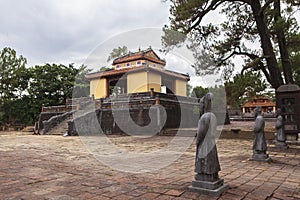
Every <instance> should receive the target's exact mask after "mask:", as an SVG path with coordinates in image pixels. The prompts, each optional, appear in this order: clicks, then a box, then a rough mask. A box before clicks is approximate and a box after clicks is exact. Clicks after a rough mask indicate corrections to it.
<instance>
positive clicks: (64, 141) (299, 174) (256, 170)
mask: <svg viewBox="0 0 300 200" xmlns="http://www.w3.org/2000/svg"><path fill="white" fill-rule="evenodd" d="M172 138H173V137H171V136H169V137H167V136H156V137H153V138H144V139H142V138H132V137H124V136H118V137H116V136H109V140H110V141H112V142H113V143H114V144H116V145H117V146H119V147H120V148H124V149H126V148H127V149H128V150H130V151H133V152H134V151H137V152H146V151H153V150H155V148H162V147H164V146H165V145H167V144H168V143H169V142H170V140H171V139H172ZM217 145H218V152H219V160H220V165H221V169H222V171H221V172H220V177H221V178H223V179H224V181H225V184H227V185H229V190H227V191H226V192H224V193H223V194H222V195H221V196H219V197H211V196H206V195H200V194H197V193H195V192H191V191H189V190H188V186H190V185H191V182H192V180H193V179H194V172H193V171H194V159H195V144H192V145H191V146H190V147H189V148H188V149H187V150H186V151H185V152H184V153H183V154H182V155H181V157H180V158H179V159H178V160H176V161H174V162H172V163H171V164H170V165H169V166H167V167H164V168H161V169H159V170H155V171H152V172H148V173H137V174H134V173H126V172H122V171H117V170H114V169H112V168H110V167H109V166H106V165H104V164H103V163H101V162H99V161H98V160H97V159H95V157H94V156H93V155H92V154H90V153H89V151H88V150H87V149H86V147H85V146H84V145H83V143H82V142H81V140H80V137H61V136H44V135H38V136H37V135H26V134H24V133H22V134H21V133H16V134H13V133H11V132H10V133H3V132H1V133H0V158H1V162H0V199H74V200H75V199H76V200H77V199H104V200H105V199H205V200H207V199H299V197H300V192H299V191H300V189H299V188H300V187H299V185H300V154H299V153H300V147H299V146H293V145H291V146H290V148H289V149H287V150H282V149H276V148H275V146H274V145H270V144H269V145H268V146H269V149H268V153H269V155H270V157H271V158H272V160H273V162H272V163H261V162H255V161H249V160H248V159H249V157H251V155H252V150H251V147H252V141H251V140H234V139H231V140H229V139H220V140H219V141H218V144H217ZM132 165H139V163H132Z"/></svg>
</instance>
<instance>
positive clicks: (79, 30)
mask: <svg viewBox="0 0 300 200" xmlns="http://www.w3.org/2000/svg"><path fill="white" fill-rule="evenodd" d="M0 2H1V4H0V5H1V6H0V24H1V32H0V46H1V49H2V48H3V47H5V46H8V47H12V48H14V49H15V50H16V51H17V53H18V54H22V55H23V56H25V57H26V58H27V59H28V64H29V65H35V64H43V63H46V62H49V63H71V62H74V63H82V62H83V60H84V58H85V57H87V56H88V55H89V53H90V52H92V51H93V50H94V49H95V48H96V47H97V46H98V45H100V44H101V43H102V42H104V41H105V40H107V39H109V38H111V37H112V36H114V35H117V34H121V33H122V32H126V31H130V30H133V29H139V28H147V27H156V28H161V27H163V25H164V24H166V23H168V15H169V5H168V4H167V3H162V2H161V0H142V1H141V0H121V1H116V0H84V1H83V0H21V1H20V0H0Z"/></svg>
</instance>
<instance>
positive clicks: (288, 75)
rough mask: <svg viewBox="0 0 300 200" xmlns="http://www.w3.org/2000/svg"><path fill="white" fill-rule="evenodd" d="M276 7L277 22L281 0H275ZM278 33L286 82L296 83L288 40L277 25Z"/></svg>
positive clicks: (275, 17) (275, 16)
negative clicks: (287, 44)
mask: <svg viewBox="0 0 300 200" xmlns="http://www.w3.org/2000/svg"><path fill="white" fill-rule="evenodd" d="M274 9H275V15H274V21H275V23H276V22H278V20H280V19H281V14H280V10H281V8H280V0H275V1H274ZM276 35H277V40H278V45H279V51H280V58H281V63H282V69H283V75H284V80H285V83H294V80H293V73H292V65H291V62H290V59H289V53H288V50H287V46H286V40H285V36H284V32H283V28H281V27H279V28H278V27H277V30H276Z"/></svg>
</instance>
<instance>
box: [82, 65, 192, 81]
mask: <svg viewBox="0 0 300 200" xmlns="http://www.w3.org/2000/svg"><path fill="white" fill-rule="evenodd" d="M141 70H145V71H148V70H149V71H152V72H157V73H160V74H165V75H168V76H173V77H176V78H180V79H185V80H190V77H189V75H187V74H181V73H178V72H173V71H169V70H164V69H158V68H154V67H147V66H139V67H130V68H123V69H117V70H110V71H103V72H96V73H91V74H87V75H86V76H85V77H86V78H87V79H88V80H91V79H96V78H100V77H103V78H104V77H109V76H115V75H123V74H126V73H132V72H136V71H141Z"/></svg>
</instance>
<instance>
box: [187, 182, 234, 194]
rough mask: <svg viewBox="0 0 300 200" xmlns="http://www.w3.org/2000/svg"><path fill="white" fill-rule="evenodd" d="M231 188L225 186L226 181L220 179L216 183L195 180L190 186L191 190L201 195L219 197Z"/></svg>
mask: <svg viewBox="0 0 300 200" xmlns="http://www.w3.org/2000/svg"><path fill="white" fill-rule="evenodd" d="M228 188H229V186H228V185H224V179H219V180H217V181H214V182H210V181H199V180H195V181H193V182H192V185H191V186H189V190H190V191H193V192H198V193H200V194H206V195H214V196H219V195H220V194H222V193H223V192H224V191H226V190H228Z"/></svg>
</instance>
